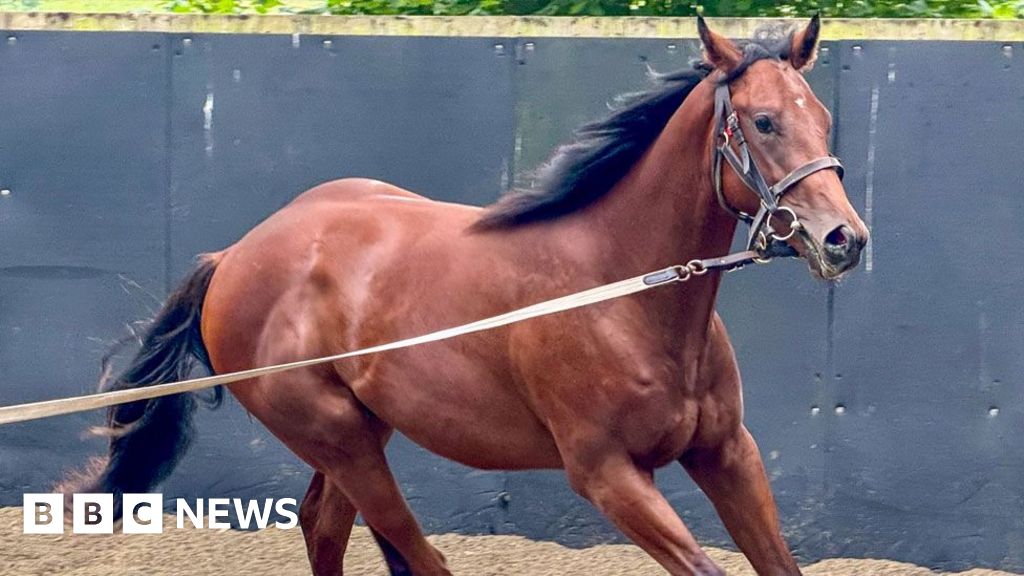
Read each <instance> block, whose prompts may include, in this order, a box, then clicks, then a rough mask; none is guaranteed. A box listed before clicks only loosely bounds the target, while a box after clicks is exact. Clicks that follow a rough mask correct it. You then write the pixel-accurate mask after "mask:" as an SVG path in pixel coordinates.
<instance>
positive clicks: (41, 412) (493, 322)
mask: <svg viewBox="0 0 1024 576" xmlns="http://www.w3.org/2000/svg"><path fill="white" fill-rule="evenodd" d="M772 257H773V255H772V254H770V253H765V252H759V251H753V250H748V251H745V252H737V253H734V254H729V255H727V256H722V257H720V258H708V259H704V260H691V261H690V262H688V263H687V264H685V265H676V266H670V267H668V268H664V269H662V270H658V271H655V272H650V273H648V274H643V275H641V276H635V277H633V278H629V279H627V280H620V281H618V282H613V283H611V284H605V285H603V286H598V287H596V288H590V289H589V290H583V291H582V292H576V293H575V294H569V295H568V296H562V297H560V298H555V299H553V300H547V301H544V302H540V303H538V304H533V305H531V306H527V307H525V308H519V309H517V310H512V311H511V312H506V313H504V314H500V315H498V316H492V317H490V318H485V319H483V320H477V321H476V322H470V323H469V324H463V325H461V326H455V327H453V328H446V329H444V330H438V331H437V332H431V333H429V334H424V335H422V336H416V337H413V338H406V339H404V340H397V341H395V342H389V343H387V344H380V345H377V346H371V347H369V348H363V349H361V350H353V351H351V352H343V353H341V354H334V355H331V356H323V357H320V358H312V359H309V360H299V361H296V362H288V363H285V364H276V365H273V366H265V367H263V368H253V369H250V370H242V371H240V372H230V373H227V374H216V375H213V376H205V377H202V378H193V379H190V380H181V381H179V382H168V383H165V384H155V385H153V386H146V387H143V388H131V389H127V390H114V391H110V392H99V393H96V394H88V395H85V396H77V397H72V398H60V399H56V400H45V401H42V402H31V403H27V404H15V405H13V406H4V407H0V425H3V424H13V423H15V422H26V421H28V420H36V419H39V418H46V417H49V416H59V415H63V414H73V413H76V412H84V411H86V410H95V409H97V408H107V407H110V406H116V405H118V404H124V403H126V402H137V401H140V400H151V399H153V398H160V397H162V396H170V395H172V394H181V393H184V392H196V391H198V390H203V389H206V388H212V387H214V386H220V385H223V384H230V383H232V382H239V381H241V380H249V379H251V378H257V377H259V376H267V375H270V374H277V373H279V372H285V371H288V370H296V369H298V368H306V367H309V366H317V365H320V364H327V363H330V362H337V361H339V360H345V359H347V358H355V357H357V356H366V355H368V354H377V353H380V352H387V351H389V350H398V349H401V348H409V347H411V346H418V345H420V344H427V343H429V342H438V341H441V340H448V339H449V338H455V337H456V336H462V335H464V334H472V333H474V332H481V331H484V330H491V329H493V328H498V327H501V326H507V325H509V324H515V323H516V322H522V321H524V320H528V319H530V318H537V317H538V316H547V315H549V314H556V313H558V312H565V311H567V310H573V309H576V308H581V307H583V306H589V305H591V304H597V303H599V302H604V301H606V300H611V299H613V298H619V297H622V296H628V295H630V294H636V293H638V292H643V291H645V290H650V289H651V288H655V287H657V286H663V285H665V284H671V283H674V282H686V281H688V280H690V279H692V278H694V277H696V276H702V275H704V274H706V273H707V272H709V271H711V270H722V271H727V272H728V271H732V270H736V269H738V268H742V267H743V266H746V265H747V264H750V263H751V262H759V263H760V262H767V261H768V260H769V259H770V258H772Z"/></svg>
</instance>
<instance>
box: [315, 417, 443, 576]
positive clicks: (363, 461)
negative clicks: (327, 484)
mask: <svg viewBox="0 0 1024 576" xmlns="http://www.w3.org/2000/svg"><path fill="white" fill-rule="evenodd" d="M350 439H351V440H353V443H352V445H350V446H349V447H348V448H349V450H348V456H349V458H347V459H346V461H340V462H338V463H337V465H336V466H334V467H332V469H331V470H329V472H328V473H329V474H330V476H329V478H330V479H331V480H333V481H334V482H335V483H336V484H337V485H338V486H340V487H341V489H342V490H344V492H345V494H347V495H348V497H349V500H350V501H351V502H352V503H353V504H354V505H355V507H356V508H357V509H359V513H360V514H362V516H363V519H364V520H365V521H366V523H367V525H369V527H370V529H371V530H372V531H373V533H374V537H375V538H377V541H378V543H379V544H380V546H381V551H382V552H383V553H384V558H385V560H386V561H387V564H388V568H389V570H390V571H391V573H392V574H393V575H395V576H398V575H405V574H415V575H416V576H435V575H436V576H450V575H451V572H449V571H448V568H447V566H446V563H445V558H444V556H443V555H442V554H441V553H440V552H439V551H438V550H437V549H436V548H434V547H433V546H432V545H431V544H430V543H429V542H427V539H426V538H424V536H423V532H422V531H421V530H420V527H419V523H417V522H416V518H415V517H414V516H413V514H412V511H411V510H410V509H409V506H408V504H406V502H405V498H404V497H403V496H402V493H401V491H400V490H399V488H398V483H397V482H396V481H395V478H394V476H392V475H391V470H390V468H389V467H388V463H387V459H386V458H385V456H384V443H383V442H381V441H380V439H379V438H374V439H370V438H369V437H367V436H363V437H362V438H360V439H359V440H356V439H354V438H350Z"/></svg>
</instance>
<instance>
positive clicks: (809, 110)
mask: <svg viewBox="0 0 1024 576" xmlns="http://www.w3.org/2000/svg"><path fill="white" fill-rule="evenodd" d="M819 28H820V24H819V19H818V17H817V16H815V17H814V18H813V19H811V22H810V24H809V25H808V26H807V27H806V28H804V29H803V30H799V31H796V32H790V33H788V34H781V33H778V32H777V31H776V33H775V34H774V36H775V37H769V38H756V39H755V40H756V41H752V42H750V43H747V44H740V45H737V44H735V43H733V42H732V41H730V40H728V39H726V38H724V37H722V36H720V35H718V34H716V33H715V32H713V31H711V30H710V29H709V28H708V27H707V24H706V23H705V22H704V20H703V19H702V18H701V19H699V20H698V30H699V32H700V37H701V41H702V42H703V44H704V53H705V58H706V60H707V63H708V64H710V65H711V66H713V67H714V68H715V72H713V73H712V75H711V76H710V81H712V82H716V83H718V84H719V86H721V87H724V88H719V89H718V90H717V91H716V106H717V108H716V110H717V112H718V113H717V114H716V126H715V127H713V129H712V138H714V139H715V146H716V148H715V150H716V156H718V161H720V162H721V172H720V173H721V184H720V187H719V200H720V201H721V202H722V204H723V206H725V207H726V208H727V209H729V210H730V211H733V212H734V213H736V214H737V215H738V216H740V217H743V218H753V219H754V225H755V226H756V227H757V228H758V229H759V230H761V231H763V232H765V238H764V239H761V240H760V241H761V242H762V243H764V242H765V240H770V239H771V238H772V237H774V238H777V239H780V240H783V239H784V240H785V241H786V242H787V243H788V244H789V245H790V246H791V247H792V248H793V249H795V250H796V251H797V253H798V254H799V255H800V256H802V257H803V258H805V259H806V260H807V262H808V265H809V266H810V267H811V270H812V272H814V273H815V274H816V275H817V276H820V277H822V278H825V279H834V278H837V277H839V276H840V275H842V274H843V272H845V271H847V270H849V269H851V268H853V267H854V266H856V265H857V263H858V261H859V260H860V252H861V249H862V248H863V247H864V245H865V244H866V243H867V241H868V230H867V227H866V226H865V225H864V222H863V221H861V219H860V217H859V216H858V215H857V213H856V211H854V209H853V207H852V206H851V205H850V202H849V200H848V199H847V197H846V191H845V190H844V189H843V184H842V182H841V179H840V178H841V174H842V172H841V171H842V167H841V166H839V164H838V161H836V160H834V159H832V158H831V156H830V155H829V149H828V144H829V132H830V129H831V126H832V118H831V115H830V114H829V112H828V110H827V109H826V108H825V106H824V105H822V103H821V102H820V101H819V100H818V99H817V98H816V97H815V95H814V93H813V92H812V91H811V88H810V86H808V84H807V82H806V81H805V80H804V77H803V74H802V72H803V71H806V70H807V69H808V68H809V67H810V66H811V64H812V63H813V62H814V59H815V57H816V56H817V50H818V47H817V46H818V30H819ZM731 112H734V115H733V114H730V113H731ZM730 116H732V117H731V118H730ZM730 166H731V167H732V168H733V169H729V167H730ZM717 170H718V168H716V171H717ZM776 202H777V207H776ZM794 217H795V218H796V221H797V222H799V224H796V225H794V222H793V218H794ZM762 222H763V223H765V224H767V226H764V227H762V226H760V224H761V223H762ZM772 229H774V232H772ZM791 232H792V234H790V233H791ZM756 233H757V230H755V235H754V237H753V238H752V244H756V243H757V242H758V240H759V239H758V238H757V234H756Z"/></svg>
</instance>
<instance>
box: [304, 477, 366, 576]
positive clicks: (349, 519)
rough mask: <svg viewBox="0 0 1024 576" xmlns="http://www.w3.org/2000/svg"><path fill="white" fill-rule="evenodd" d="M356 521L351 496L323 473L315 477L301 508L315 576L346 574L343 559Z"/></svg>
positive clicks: (307, 551)
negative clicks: (350, 500) (349, 498)
mask: <svg viewBox="0 0 1024 576" xmlns="http://www.w3.org/2000/svg"><path fill="white" fill-rule="evenodd" d="M355 519H356V508H355V506H353V505H352V503H351V502H349V500H348V497H347V496H345V494H344V493H343V492H342V491H341V490H339V489H338V488H337V487H336V486H334V485H333V484H332V483H331V482H329V481H327V480H326V478H325V477H324V475H323V473H321V472H316V473H315V474H313V480H312V481H311V482H310V483H309V490H307V491H306V497H305V498H303V499H302V505H301V506H300V507H299V524H300V525H301V526H302V535H303V537H304V538H305V539H306V553H307V554H308V555H309V565H310V567H311V568H312V569H313V574H314V575H315V576H328V575H330V576H338V575H339V574H343V573H344V570H343V567H342V559H343V557H344V556H345V549H346V548H347V547H348V538H349V536H350V535H351V533H352V523H353V522H355Z"/></svg>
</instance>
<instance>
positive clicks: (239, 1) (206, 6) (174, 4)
mask: <svg viewBox="0 0 1024 576" xmlns="http://www.w3.org/2000/svg"><path fill="white" fill-rule="evenodd" d="M280 7H282V3H281V0H172V1H171V2H169V3H168V4H167V8H168V9H170V11H171V12H178V13H188V12H198V13H201V14H252V13H254V12H255V13H256V14H267V13H268V12H271V11H273V10H274V9H275V8H280Z"/></svg>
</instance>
